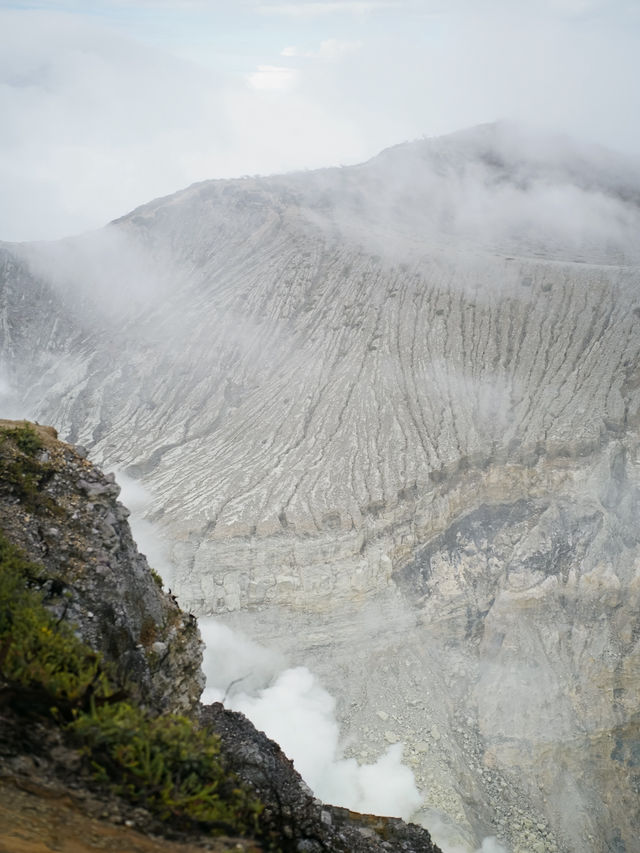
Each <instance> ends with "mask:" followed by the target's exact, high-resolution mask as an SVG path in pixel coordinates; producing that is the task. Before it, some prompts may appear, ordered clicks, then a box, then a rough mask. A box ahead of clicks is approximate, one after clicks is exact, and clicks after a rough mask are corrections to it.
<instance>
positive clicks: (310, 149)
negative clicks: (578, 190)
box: [0, 0, 640, 240]
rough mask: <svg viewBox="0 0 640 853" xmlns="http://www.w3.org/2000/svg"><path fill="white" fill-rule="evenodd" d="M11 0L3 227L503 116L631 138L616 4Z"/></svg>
mask: <svg viewBox="0 0 640 853" xmlns="http://www.w3.org/2000/svg"><path fill="white" fill-rule="evenodd" d="M11 7H12V8H10V9H6V8H5V9H4V10H0V108H1V109H2V114H3V119H4V120H3V123H2V129H1V130H0V155H1V156H0V164H1V165H0V239H4V240H25V239H48V238H54V237H56V238H57V237H62V236H66V235H69V234H71V233H74V232H79V231H85V230H87V229H89V228H94V227H97V226H99V225H101V224H103V223H105V222H106V221H108V220H110V219H113V218H115V217H117V216H119V215H122V214H124V213H126V212H127V211H128V210H130V209H131V208H133V207H135V206H136V205H138V204H141V203H144V202H146V201H148V200H149V199H151V198H154V197H157V196H160V195H163V194H166V193H169V192H172V191H175V190H177V189H179V188H181V187H183V186H186V185H188V184H190V183H192V182H193V181H198V180H204V179H207V178H214V177H229V176H233V175H243V174H254V173H260V174H266V173H273V172H282V171H290V170H292V169H300V168H314V167H318V166H323V165H325V166H329V165H338V164H340V163H355V162H359V161H363V160H365V159H367V158H368V157H370V156H372V155H374V154H375V153H376V152H377V151H380V150H381V149H383V148H385V147H387V146H389V145H393V144H395V143H397V142H400V141H403V140H406V139H415V138H418V137H420V136H422V135H423V134H426V135H428V136H433V135H439V134H442V133H447V132H451V131H453V130H456V129H458V128H460V127H465V126H472V125H476V124H478V123H482V122H487V121H493V120H495V119H497V118H501V117H509V118H514V119H517V120H527V121H535V122H537V123H539V124H540V125H542V126H543V127H545V128H552V129H557V130H560V131H565V132H568V133H570V134H571V135H573V136H575V137H577V138H580V139H585V140H589V141H594V142H598V143H601V144H604V145H607V146H608V147H611V148H619V149H621V150H623V151H625V152H627V153H631V154H634V153H637V152H638V150H640V119H639V118H638V117H639V116H640V104H639V100H638V99H639V97H640V95H639V92H638V87H637V86H636V83H635V81H636V80H637V79H638V77H639V76H640V73H639V70H640V69H639V66H638V63H639V61H640V60H639V59H638V56H639V55H640V52H639V51H638V32H639V28H640V22H639V20H638V18H639V10H638V7H637V4H634V3H628V2H622V0H615V2H604V0H544V2H540V3H536V4H521V3H518V4H514V3H508V2H506V0H485V2H482V3H474V2H471V0H454V2H451V3H448V4H446V5H443V4H441V3H439V2H436V0H393V2H384V3H377V2H360V3H352V2H341V3H317V2H306V0H298V1H297V2H295V3H269V2H258V1H257V0H247V2H245V3H243V4H241V5H240V6H238V7H237V8H234V7H230V6H229V4H223V3H221V2H211V3H189V4H183V3H178V2H163V3H161V4H154V3H146V2H141V0H139V2H129V3H119V2H116V0H101V2H99V3H96V4H92V7H91V10H90V12H89V11H88V10H87V8H86V7H84V6H83V4H78V3H72V2H69V0H67V2H62V0H59V2H56V0H51V2H47V3H37V4H31V3H26V2H18V3H15V4H11ZM381 57H384V61H381Z"/></svg>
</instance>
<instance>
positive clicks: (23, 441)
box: [0, 421, 43, 456]
mask: <svg viewBox="0 0 640 853" xmlns="http://www.w3.org/2000/svg"><path fill="white" fill-rule="evenodd" d="M0 435H1V436H2V437H3V438H8V439H9V440H10V441H13V443H14V444H15V445H16V446H17V447H18V449H19V450H21V451H22V452H23V453H26V455H27V456H35V455H36V453H38V452H39V451H40V450H42V447H43V444H42V439H41V438H40V436H39V435H38V433H37V432H36V431H35V429H34V428H33V427H32V426H31V424H29V423H27V422H26V421H25V423H24V426H20V427H0Z"/></svg>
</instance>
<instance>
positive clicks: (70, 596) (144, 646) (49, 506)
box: [0, 421, 204, 711]
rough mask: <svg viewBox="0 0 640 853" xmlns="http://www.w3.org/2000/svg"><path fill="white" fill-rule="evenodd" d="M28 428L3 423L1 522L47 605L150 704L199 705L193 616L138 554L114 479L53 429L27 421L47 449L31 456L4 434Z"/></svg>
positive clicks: (198, 646) (164, 707)
mask: <svg viewBox="0 0 640 853" xmlns="http://www.w3.org/2000/svg"><path fill="white" fill-rule="evenodd" d="M23 426H24V422H17V421H0V442H1V446H0V465H1V468H0V529H2V531H3V532H4V533H5V535H6V536H7V538H8V539H9V540H10V541H11V542H13V543H14V544H16V545H18V546H19V547H20V548H21V549H22V551H23V552H24V553H25V555H26V556H27V557H28V558H29V559H30V560H32V561H33V562H34V563H35V564H37V565H39V566H42V567H43V569H44V573H45V575H46V577H47V582H46V590H47V597H46V601H47V606H48V607H49V608H50V609H51V610H52V611H53V612H54V613H55V615H56V616H57V617H58V618H60V619H65V620H66V621H68V622H69V623H70V624H72V625H74V626H76V627H77V631H78V632H79V635H80V637H81V638H82V639H83V640H84V641H85V642H86V643H87V644H88V645H89V646H91V647H92V648H93V649H96V650H98V651H100V652H101V653H102V654H103V655H104V657H105V658H106V659H107V660H108V661H110V662H111V663H112V664H113V665H114V666H115V668H116V670H117V673H118V675H119V677H120V678H121V680H122V681H123V683H126V684H127V686H128V689H130V690H133V692H134V694H136V695H137V697H138V700H139V701H141V702H143V703H144V704H146V705H148V706H149V707H150V708H151V709H153V710H154V711H178V710H181V711H189V710H193V708H194V707H195V706H196V704H197V702H198V699H199V698H200V693H201V692H202V688H203V686H204V676H203V674H202V671H201V669H200V664H201V661H202V642H201V640H200V634H199V631H198V628H197V624H196V620H195V618H194V617H193V616H190V615H188V614H186V613H184V612H183V611H182V610H180V608H179V607H178V605H177V604H176V602H175V599H173V598H172V597H171V596H169V595H168V594H167V593H166V592H164V591H163V590H162V581H161V580H160V578H159V576H158V575H156V574H154V573H153V571H152V570H151V569H150V568H149V566H148V564H147V561H146V559H145V557H144V556H143V555H142V554H140V553H139V552H138V549H137V547H136V545H135V543H134V541H133V539H132V537H131V531H130V529H129V524H128V522H127V516H128V515H129V511H128V510H127V509H126V508H125V507H124V506H123V505H122V504H121V503H120V502H119V501H118V500H117V497H118V494H119V493H120V487H119V486H118V485H117V483H116V482H115V478H114V476H113V475H104V474H102V473H101V472H100V471H99V470H98V469H97V468H95V467H94V466H93V465H92V464H91V463H90V462H89V461H88V460H87V458H86V452H85V451H83V450H82V449H81V448H80V449H78V448H74V447H72V446H70V445H68V444H65V443H63V442H61V441H58V440H57V436H56V433H55V430H53V429H52V428H51V427H41V426H35V427H28V429H29V430H33V431H34V434H35V436H36V437H37V440H38V441H39V443H40V444H41V447H40V449H38V450H37V451H35V457H34V458H33V459H32V458H31V457H30V456H29V455H25V454H23V453H21V452H20V449H19V448H18V447H17V446H16V445H15V443H14V442H13V441H12V440H11V439H10V438H7V431H8V434H9V436H11V434H12V431H15V430H16V429H20V428H21V427H23ZM27 463H30V467H29V468H28V470H27V469H25V465H26V464H27ZM25 483H26V484H27V485H26V486H25ZM27 486H28V488H27Z"/></svg>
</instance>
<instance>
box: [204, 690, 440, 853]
mask: <svg viewBox="0 0 640 853" xmlns="http://www.w3.org/2000/svg"><path fill="white" fill-rule="evenodd" d="M202 720H203V722H204V723H205V724H206V725H208V726H210V727H211V728H212V729H213V731H215V732H217V733H218V734H219V735H220V737H221V738H222V744H223V750H224V754H225V756H226V758H227V761H228V762H229V766H230V767H231V768H232V769H233V770H234V771H235V772H236V773H237V774H238V776H240V778H242V779H246V780H248V781H249V782H250V784H251V786H252V788H253V789H254V790H255V791H256V792H257V793H258V796H259V797H260V799H261V800H262V801H263V802H264V803H266V804H267V807H266V811H265V813H264V815H263V817H262V819H263V821H264V822H265V823H266V824H267V825H270V826H272V827H273V830H274V832H276V833H277V834H278V835H280V836H282V835H284V837H285V838H286V839H288V844H289V845H290V849H292V850H296V851H300V853H303V851H304V853H322V851H324V850H332V851H343V853H376V851H382V850H397V851H406V853H440V850H439V848H438V847H436V846H435V845H434V844H432V842H431V839H430V837H429V834H428V833H427V832H425V830H424V829H422V828H421V827H419V826H416V825H415V824H407V823H405V822H404V821H402V820H399V819H397V818H388V817H374V816H372V815H363V814H358V813H357V812H352V811H348V810H347V809H342V808H336V807H335V806H331V805H325V804H323V803H321V802H320V801H319V800H318V799H316V798H315V797H314V796H313V794H312V793H311V791H310V790H309V789H308V787H307V786H306V785H305V784H304V782H303V781H302V779H301V778H300V775H299V774H298V773H297V772H296V771H295V769H294V767H293V764H292V763H291V761H289V760H288V759H287V757H286V756H285V755H284V754H283V753H282V750H281V749H280V748H279V747H278V745H277V744H275V743H274V742H273V741H271V740H269V738H267V737H266V736H265V735H264V734H263V733H262V732H259V731H257V730H256V729H255V727H254V726H253V725H252V724H251V723H250V722H249V720H247V719H246V718H245V717H243V715H242V714H237V713H234V712H233V711H226V710H225V709H224V708H223V706H222V705H221V704H220V703H218V702H216V703H214V704H213V705H209V706H206V707H205V708H203V710H202ZM287 849H289V848H287Z"/></svg>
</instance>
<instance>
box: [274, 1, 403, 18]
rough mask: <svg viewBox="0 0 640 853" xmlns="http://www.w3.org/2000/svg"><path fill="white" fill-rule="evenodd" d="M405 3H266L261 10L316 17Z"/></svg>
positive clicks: (352, 13) (360, 13)
mask: <svg viewBox="0 0 640 853" xmlns="http://www.w3.org/2000/svg"><path fill="white" fill-rule="evenodd" d="M402 5H404V4H403V3H402V2H393V0H387V2H385V0H344V2H313V0H312V2H301V3H264V4H262V5H260V6H259V9H260V11H261V12H262V13H263V14H267V15H286V16H291V17H294V18H315V17H320V16H325V15H335V14H340V15H354V14H355V15H364V14H367V13H369V12H375V11H378V10H383V9H390V8H394V7H395V8H397V7H399V6H402Z"/></svg>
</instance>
